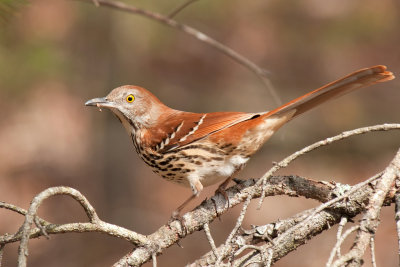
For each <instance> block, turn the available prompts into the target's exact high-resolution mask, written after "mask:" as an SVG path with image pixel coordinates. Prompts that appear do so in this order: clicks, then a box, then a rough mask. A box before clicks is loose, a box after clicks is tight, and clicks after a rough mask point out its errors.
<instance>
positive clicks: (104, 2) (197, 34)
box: [80, 0, 281, 104]
mask: <svg viewBox="0 0 400 267" xmlns="http://www.w3.org/2000/svg"><path fill="white" fill-rule="evenodd" d="M80 1H84V2H91V3H92V2H93V0H80ZM96 2H97V3H98V4H99V5H100V6H105V7H110V8H115V9H117V10H121V11H125V12H129V13H133V14H137V15H141V16H144V17H147V18H150V19H152V20H155V21H157V22H159V23H162V24H163V25H167V26H169V27H172V28H174V29H177V30H180V31H182V32H184V33H186V34H188V35H190V36H192V37H194V38H196V39H197V40H199V41H201V42H203V43H206V44H208V45H209V46H211V47H213V48H214V49H216V50H218V51H219V52H221V53H223V54H224V55H226V56H228V57H230V58H231V59H233V60H234V61H236V62H237V63H239V64H241V65H242V66H244V67H246V68H247V69H249V70H250V71H252V72H253V73H254V74H256V75H257V76H258V77H259V78H260V79H261V81H262V83H263V84H264V85H265V86H266V87H267V89H268V90H269V93H270V94H271V96H272V97H273V99H274V101H275V102H276V103H277V104H279V103H281V100H280V98H279V96H278V95H277V93H276V91H275V89H274V88H273V86H272V84H271V81H270V80H269V79H268V77H267V74H268V71H266V70H265V69H262V68H260V67H259V66H257V64H255V63H254V62H253V61H251V60H250V59H248V58H246V57H245V56H243V55H241V54H239V53H238V52H236V51H235V50H233V49H232V48H229V47H228V46H226V45H224V44H222V43H221V42H219V41H217V40H215V39H213V38H211V37H210V36H208V35H206V34H204V33H203V32H201V31H199V30H197V29H194V28H192V27H190V26H187V25H185V24H183V23H179V22H177V21H175V20H173V19H171V18H169V17H166V16H164V15H162V14H159V13H156V12H151V11H148V10H145V9H141V8H137V7H135V6H132V5H127V4H125V3H123V2H120V1H112V0H96Z"/></svg>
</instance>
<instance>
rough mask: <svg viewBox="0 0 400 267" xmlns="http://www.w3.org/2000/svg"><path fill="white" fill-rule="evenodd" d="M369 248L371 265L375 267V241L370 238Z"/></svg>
mask: <svg viewBox="0 0 400 267" xmlns="http://www.w3.org/2000/svg"><path fill="white" fill-rule="evenodd" d="M369 246H370V248H371V263H372V267H376V257H375V239H374V237H373V236H371V239H370V243H369Z"/></svg>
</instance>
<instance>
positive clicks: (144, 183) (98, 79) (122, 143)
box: [0, 0, 400, 266]
mask: <svg viewBox="0 0 400 267" xmlns="http://www.w3.org/2000/svg"><path fill="white" fill-rule="evenodd" d="M2 1H5V0H2ZM2 1H0V3H1V2H2ZM8 2H10V1H8ZM126 2H127V3H131V4H133V5H136V6H139V7H143V8H147V9H150V10H153V11H157V12H161V13H163V14H168V13H169V12H170V11H172V10H173V9H174V8H175V7H176V6H177V5H179V4H181V3H182V2H183V0H181V1H178V0H170V1H150V0H147V1H143V0H142V1H140V0H136V1H126ZM4 3H5V2H4ZM14 11H15V12H16V13H15V15H12V16H9V17H8V18H7V19H6V20H3V21H2V23H1V24H0V107H1V113H0V127H1V128H0V201H6V202H9V203H13V204H15V205H18V206H21V207H23V208H28V207H29V202H30V200H31V199H32V198H33V197H34V196H35V195H36V194H38V193H39V192H40V191H42V190H44V189H46V188H48V187H51V186H58V185H66V186H71V187H73V188H76V189H78V190H79V191H80V192H82V193H83V194H84V195H85V196H86V197H87V198H88V199H89V201H91V203H92V204H93V206H94V207H95V208H96V210H97V212H98V214H99V216H100V217H101V218H102V219H103V220H105V221H107V222H110V223H113V224H117V225H120V226H123V227H126V228H128V229H132V230H135V231H137V232H139V233H142V234H150V233H152V232H154V231H155V230H156V229H158V227H159V226H161V225H163V224H164V223H166V221H167V220H168V218H169V216H170V214H171V211H172V210H173V209H174V208H176V207H177V206H178V205H179V204H180V203H181V202H182V201H183V200H184V199H186V197H188V196H189V195H190V194H191V192H190V190H188V189H186V188H181V187H179V186H177V185H174V184H170V183H168V182H166V181H164V180H162V179H160V178H159V177H158V176H156V175H155V174H153V173H152V172H151V171H150V169H149V168H148V167H147V166H145V164H144V163H143V162H141V161H140V159H139V158H138V157H137V155H136V153H135V151H134V149H133V146H132V144H131V142H130V139H129V137H128V136H127V134H126V133H125V131H124V129H123V128H122V126H121V125H120V123H119V122H118V120H116V119H115V118H114V117H113V116H112V115H111V114H110V113H109V112H102V113H99V112H98V111H97V110H96V109H90V108H87V107H85V106H84V102H85V101H86V100H88V99H90V98H94V97H100V96H105V95H106V94H107V93H108V92H109V91H110V90H111V89H112V88H114V87H117V86H120V85H123V84H136V85H141V86H143V87H146V88H148V89H149V90H151V91H152V92H153V93H154V94H155V95H157V96H158V97H159V98H160V99H161V100H162V101H163V102H165V103H166V104H167V105H169V106H171V107H174V108H176V109H181V110H186V111H194V112H212V111H228V110H235V111H249V112H250V111H253V112H256V111H263V110H268V109H272V108H274V107H276V106H277V103H274V101H272V98H271V96H270V94H269V92H268V90H266V88H265V87H263V85H262V84H261V82H260V81H259V80H258V79H257V77H255V76H254V75H253V74H252V73H251V72H249V71H248V70H247V69H245V68H244V67H242V66H240V65H238V64H237V63H235V62H234V61H232V60H231V59H230V58H228V57H226V56H224V55H222V54H220V53H219V52H217V51H215V50H214V49H212V48H210V47H208V46H206V45H204V44H202V43H200V42H199V41H197V40H195V39H193V38H192V37H190V36H187V35H185V34H183V33H181V32H179V31H177V30H174V29H171V28H168V27H165V26H163V25H160V24H158V23H156V22H154V21H150V20H148V19H146V18H142V17H138V16H134V15H131V14H126V13H122V12H118V11H115V10H111V9H107V8H102V7H99V8H96V7H95V6H94V5H92V4H88V3H82V2H79V1H54V0H36V1H32V2H29V3H28V2H21V5H19V6H18V7H16V9H15V10H14ZM176 19H177V20H178V21H181V22H183V23H187V24H188V25H191V26H193V27H195V28H197V29H199V30H201V31H203V32H205V33H206V34H209V35H210V36H211V37H214V38H215V39H217V40H219V41H221V42H223V43H225V44H226V45H228V46H230V47H232V48H233V49H235V50H237V51H238V52H240V53H242V54H244V55H246V56H247V57H249V58H250V59H252V60H253V61H254V62H256V63H257V64H258V65H260V66H262V67H264V68H265V69H267V70H269V71H270V73H271V74H270V79H271V80H272V83H273V85H274V86H275V88H277V93H278V94H279V95H280V97H281V98H282V100H283V101H284V102H285V101H288V100H291V99H292V98H295V97H297V96H300V95H302V94H304V93H306V92H308V91H309V90H311V89H315V88H317V87H319V86H321V85H323V84H324V83H327V82H330V81H332V80H334V79H336V78H339V77H341V76H343V75H345V74H347V73H349V72H352V71H354V70H356V69H359V68H362V67H369V66H372V65H376V64H385V65H387V66H388V67H389V68H390V70H392V71H393V72H394V73H395V74H397V75H400V45H399V43H400V2H399V1H398V0H380V1H374V0H357V1H347V0H335V1H318V0H303V1H293V0H285V1H282V0H270V1H262V0H252V1H223V0H218V1H216V0H215V1H210V0H200V1H197V2H196V3H195V4H193V5H191V6H190V7H189V8H187V9H186V10H184V11H183V12H182V13H180V14H179V15H178V16H177V17H176ZM399 99H400V79H397V80H395V81H392V82H389V83H385V84H381V85H376V86H373V87H371V88H368V89H363V90H360V91H358V92H355V93H352V94H350V95H347V96H345V97H343V98H341V99H340V100H336V101H333V102H330V103H328V104H326V105H324V106H323V107H320V108H318V109H317V110H315V111H312V112H309V113H308V114H305V115H304V116H303V117H301V118H299V119H297V120H296V121H293V122H291V123H290V124H289V125H287V126H285V127H284V128H283V129H281V130H280V132H279V133H278V134H276V135H275V137H273V138H272V139H271V140H270V141H269V142H268V143H267V144H266V145H265V146H264V148H263V149H262V151H260V152H259V153H258V154H257V155H256V156H255V157H254V158H253V159H252V160H251V161H250V163H249V164H248V166H247V168H246V169H245V170H244V171H243V172H242V173H241V174H240V175H239V177H240V178H249V177H260V176H261V175H262V174H263V173H264V172H265V171H266V170H267V169H268V168H269V167H271V164H272V162H273V161H279V160H281V159H283V158H284V157H285V156H287V155H289V154H290V153H292V152H295V151H296V150H298V149H300V148H302V147H304V146H306V145H309V144H311V143H312V142H315V141H317V140H320V139H323V138H326V137H328V136H332V135H335V134H338V133H340V132H341V131H344V130H349V129H353V128H357V127H362V126H367V125H374V124H381V123H385V122H398V121H399V113H400V104H399ZM399 145H400V134H399V133H397V132H394V131H392V132H386V133H373V134H368V135H365V136H358V137H355V138H351V139H348V140H346V141H342V142H340V143H336V144H334V145H331V146H329V147H326V148H322V149H319V150H318V151H314V152H312V153H310V154H309V155H306V156H304V157H302V158H301V159H300V160H297V161H296V162H294V163H293V164H292V165H290V167H288V168H286V169H284V170H282V171H281V172H280V173H281V174H298V175H302V176H305V177H309V178H313V179H318V180H335V181H338V182H341V183H350V184H354V183H357V182H360V181H362V180H364V179H366V178H368V177H370V176H372V175H373V174H375V173H377V172H379V171H381V170H382V169H383V168H384V167H385V166H386V165H387V164H388V163H389V161H390V160H391V158H392V157H393V156H394V153H395V152H396V151H397V149H398V148H399ZM214 190H215V187H212V188H209V189H207V190H205V191H204V193H203V194H202V195H201V197H200V198H199V199H198V201H197V203H195V204H198V203H199V202H201V201H202V200H203V199H204V198H205V197H209V196H211V195H212V194H213V192H214ZM195 204H193V205H192V207H194V206H195ZM316 204H317V203H316V202H314V201H310V200H304V199H294V198H288V197H274V198H268V199H266V201H265V202H264V205H263V208H262V210H256V209H255V206H256V203H253V205H252V209H251V211H250V212H249V213H248V214H247V217H246V219H245V225H246V226H247V227H250V224H264V223H268V222H271V221H274V220H277V219H278V218H286V217H288V216H291V215H293V214H295V213H297V212H299V211H301V210H304V209H307V208H311V207H313V206H315V205H316ZM393 209H394V207H388V208H385V209H383V212H382V223H381V226H380V228H379V230H378V234H377V238H376V239H377V243H376V251H377V263H378V265H379V266H395V265H397V244H396V242H397V240H396V232H395V223H394V220H393V217H394V212H393ZM238 211H239V207H237V208H236V209H234V210H232V211H231V212H229V213H228V214H225V215H223V216H222V220H221V221H218V220H217V221H215V222H214V223H213V224H212V225H211V231H212V233H213V234H214V237H215V240H216V242H217V244H220V243H221V242H223V241H224V240H225V238H226V237H227V234H228V233H229V231H230V230H231V228H232V226H233V224H234V220H235V218H236V216H237V214H238ZM39 215H40V216H42V217H43V218H44V219H46V220H49V221H51V222H55V223H65V222H76V221H86V217H85V216H84V212H83V211H82V209H81V208H80V207H79V206H78V205H77V204H76V203H75V202H74V201H72V200H71V199H69V198H68V197H54V198H52V199H49V200H47V201H46V202H45V203H44V205H43V206H42V207H41V208H40V211H39ZM22 222H23V217H22V216H18V215H16V214H14V213H12V212H9V211H6V210H0V235H1V234H4V233H5V232H8V233H14V232H15V231H17V229H18V227H19V225H20V224H22ZM335 234H336V227H334V228H333V229H331V230H330V231H328V232H326V233H323V234H322V235H320V236H319V237H317V238H314V239H313V240H312V241H310V242H309V244H307V245H306V246H303V247H301V248H300V249H298V250H297V251H296V252H294V253H292V254H290V255H289V256H287V257H286V258H284V259H282V260H281V261H280V262H278V263H277V264H276V266H322V265H324V264H325V262H326V260H327V259H328V256H329V253H330V250H331V248H332V247H333V245H334V243H335ZM181 244H182V246H183V247H184V248H183V249H182V248H179V247H177V246H174V247H171V248H170V249H168V250H167V251H166V252H165V253H164V255H162V256H160V257H159V258H158V263H159V266H182V265H184V264H186V263H190V262H192V261H194V260H195V259H197V258H198V257H200V256H201V255H203V254H204V253H205V252H207V251H209V250H210V247H209V245H208V243H207V241H206V238H205V235H204V233H203V232H198V233H195V234H193V235H192V236H189V237H188V238H186V239H185V240H183V241H182V242H181ZM29 249H30V254H29V258H28V263H29V265H30V266H109V265H111V264H112V263H114V262H115V261H116V260H117V259H119V258H120V257H122V256H123V255H124V254H125V253H127V252H129V251H130V249H131V246H130V245H129V244H128V243H127V242H126V241H123V240H118V239H116V238H112V237H108V236H105V235H101V234H95V233H91V234H64V235H57V236H56V235H53V236H51V237H50V240H46V239H44V238H41V239H39V240H31V241H30V246H29ZM16 255H17V244H13V245H7V247H6V248H5V254H4V258H3V266H15V265H16ZM367 255H368V253H367ZM366 262H367V264H366V266H369V265H368V264H369V263H368V262H369V260H368V259H366ZM150 264H151V263H148V264H147V265H146V266H150Z"/></svg>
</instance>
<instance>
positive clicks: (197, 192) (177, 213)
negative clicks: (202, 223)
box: [169, 180, 203, 229]
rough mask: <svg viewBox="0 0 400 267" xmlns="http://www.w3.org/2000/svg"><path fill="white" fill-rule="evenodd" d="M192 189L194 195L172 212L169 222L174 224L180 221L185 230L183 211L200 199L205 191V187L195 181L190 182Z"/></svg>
mask: <svg viewBox="0 0 400 267" xmlns="http://www.w3.org/2000/svg"><path fill="white" fill-rule="evenodd" d="M190 187H191V188H192V191H193V195H191V196H190V197H189V198H188V199H186V200H185V202H183V203H182V204H181V205H180V206H179V207H178V208H177V209H176V210H174V211H173V212H172V215H171V219H170V220H169V222H172V221H174V220H178V221H179V222H180V223H181V226H182V228H183V229H186V228H185V225H184V219H183V217H182V216H181V215H180V213H181V211H182V210H183V209H184V208H185V207H186V205H187V204H189V203H190V202H191V201H192V200H193V199H195V198H196V197H198V196H199V195H200V192H201V191H202V190H203V185H202V184H201V183H200V181H199V180H197V181H195V182H194V183H192V182H190Z"/></svg>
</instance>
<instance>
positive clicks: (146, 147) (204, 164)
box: [85, 65, 394, 218]
mask: <svg viewBox="0 0 400 267" xmlns="http://www.w3.org/2000/svg"><path fill="white" fill-rule="evenodd" d="M392 79H394V75H393V73H392V72H390V71H387V70H386V66H383V65H377V66H373V67H370V68H364V69H360V70H358V71H355V72H353V73H351V74H349V75H347V76H345V77H343V78H341V79H338V80H336V81H334V82H331V83H328V84H326V85H324V86H322V87H320V88H318V89H316V90H314V91H311V92H309V93H307V94H305V95H303V96H300V97H298V98H296V99H294V100H292V101H290V102H288V103H286V104H284V105H282V106H280V107H278V108H275V109H273V110H271V111H265V112H257V113H245V112H212V113H192V112H185V111H180V110H176V109H172V108H170V107H168V106H166V105H165V104H163V103H162V102H161V101H160V100H159V99H158V98H157V97H156V96H155V95H153V94H152V93H151V92H150V91H148V90H146V89H144V88H142V87H140V86H133V85H124V86H120V87H118V88H115V89H113V90H112V91H111V92H110V93H109V94H108V95H107V96H106V97H102V98H94V99H91V100H89V101H87V102H86V103H85V105H86V106H95V107H98V108H99V109H100V110H101V108H105V109H109V110H110V111H111V112H112V113H113V114H114V115H115V116H116V117H117V118H118V119H119V121H120V122H121V123H122V125H123V126H124V128H125V129H126V131H127V132H128V134H129V136H130V138H131V139H132V142H133V145H134V148H135V150H136V152H137V154H138V155H139V156H140V158H141V159H142V160H143V161H144V162H145V163H146V164H147V165H149V166H150V167H151V169H152V170H153V171H154V172H155V173H157V174H159V175H160V176H161V177H162V178H164V179H165V180H167V181H171V182H174V183H177V184H180V185H183V186H185V187H190V189H191V190H192V194H191V196H190V197H189V198H188V199H187V200H186V201H184V202H183V204H182V205H180V206H179V207H178V208H177V209H176V210H175V211H174V212H173V213H172V216H171V218H178V217H179V216H180V215H179V214H180V212H181V211H182V209H183V208H184V207H185V206H186V205H187V204H188V203H189V202H190V201H192V200H193V199H194V198H195V197H197V196H199V194H200V192H201V191H202V190H203V188H204V187H206V186H210V185H213V184H216V183H218V182H222V183H221V184H220V186H219V187H218V189H217V191H216V192H219V193H221V194H223V195H224V197H225V198H226V199H227V196H226V192H225V188H226V187H227V185H228V184H229V182H230V181H231V179H232V178H233V177H234V175H236V174H237V173H238V172H239V171H240V170H241V169H242V168H243V167H244V166H245V164H246V163H247V162H248V160H249V159H250V157H251V156H252V155H253V154H254V153H255V152H256V151H257V150H259V149H260V147H261V146H262V145H263V144H264V143H265V142H266V141H267V140H268V139H269V138H270V137H271V136H272V135H273V134H274V133H275V132H276V131H277V130H278V129H279V128H281V127H282V126H283V125H284V124H286V123H287V122H289V121H291V120H292V119H294V118H296V117H298V116H299V115H301V114H303V113H305V112H306V111H308V110H310V109H313V108H314V107H316V106H319V105H321V104H323V103H325V102H327V101H328V100H331V99H333V98H336V97H339V96H341V95H344V94H347V93H349V92H352V91H354V90H356V89H359V88H362V87H366V86H369V85H372V84H375V83H380V82H385V81H389V80H392ZM228 205H229V204H228Z"/></svg>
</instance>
